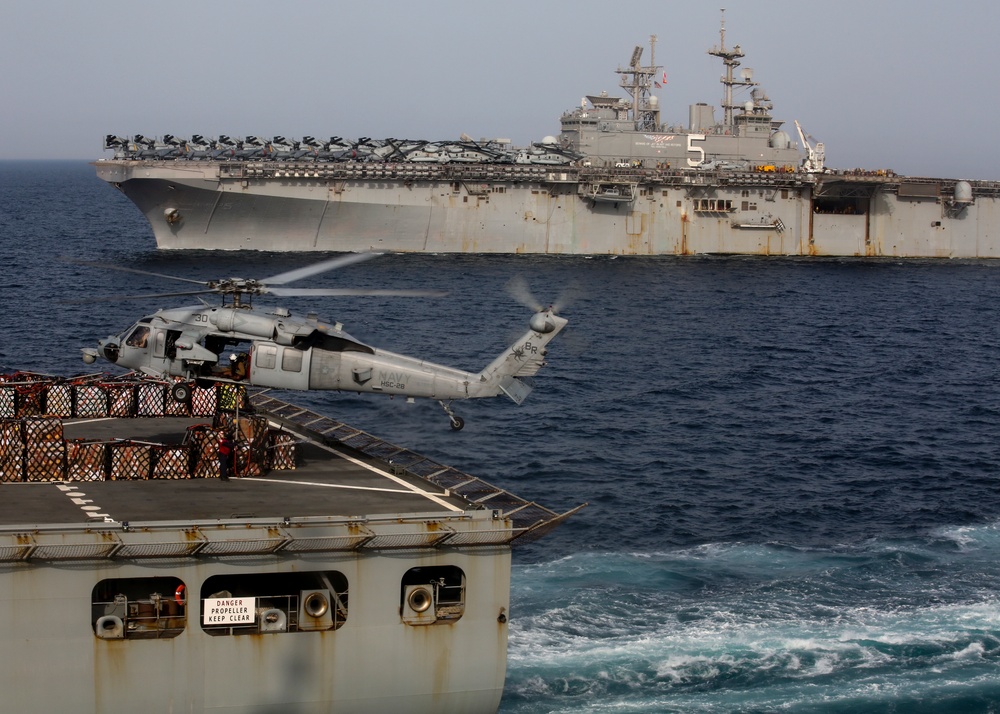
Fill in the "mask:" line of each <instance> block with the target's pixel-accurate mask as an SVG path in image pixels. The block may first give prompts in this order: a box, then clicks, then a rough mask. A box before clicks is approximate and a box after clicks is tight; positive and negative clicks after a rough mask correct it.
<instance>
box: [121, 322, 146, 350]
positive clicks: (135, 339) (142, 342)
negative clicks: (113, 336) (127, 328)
mask: <svg viewBox="0 0 1000 714" xmlns="http://www.w3.org/2000/svg"><path fill="white" fill-rule="evenodd" d="M148 340H149V328H148V327H145V326H142V325H140V326H139V327H137V328H135V329H134V330H132V334H131V335H129V336H128V339H127V340H125V344H126V345H128V346H129V347H138V348H139V349H145V348H146V342H147V341H148Z"/></svg>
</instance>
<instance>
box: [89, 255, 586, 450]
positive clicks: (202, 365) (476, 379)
mask: <svg viewBox="0 0 1000 714" xmlns="http://www.w3.org/2000/svg"><path fill="white" fill-rule="evenodd" d="M377 255H379V254H378V253H356V254H348V255H345V256H340V257H337V258H332V259H330V260H326V261H323V262H320V263H315V264H313V265H309V266H305V267H303V268H298V269H296V270H291V271H288V272H285V273H280V274H278V275H273V276H271V277H270V278H265V279H263V280H255V279H244V278H225V279H220V280H212V281H207V282H206V281H200V280H193V279H189V278H182V277H178V276H174V275H165V274H162V273H151V272H148V271H144V270H139V269H135V268H128V267H124V266H120V265H107V264H103V263H94V262H88V261H72V262H75V263H78V264H82V265H90V266H95V267H101V268H108V269H112V270H120V271H124V272H130V273H139V274H141V275H150V276H154V277H158V278H166V279H170V280H179V281H183V282H187V283H195V284H197V285H199V286H200V288H199V289H192V290H187V291H182V292H172V293H156V294H146V295H119V296H114V297H108V298H100V299H103V300H128V299H140V298H151V297H156V298H162V297H179V296H186V295H198V296H202V295H206V294H214V295H221V303H222V304H221V305H217V306H213V305H211V304H210V303H209V302H208V301H206V300H205V299H204V298H203V297H199V300H200V301H201V305H198V306H193V307H181V308H174V309H161V310H158V311H156V312H155V313H153V314H152V315H148V316H146V317H143V318H141V319H140V320H138V321H136V322H135V323H134V324H133V325H131V326H130V327H129V328H128V329H126V330H124V331H123V332H121V333H119V334H117V335H110V336H109V337H108V338H107V339H104V340H99V341H98V345H97V348H96V349H95V348H93V347H84V348H81V351H82V353H83V361H84V362H86V363H87V364H93V363H94V362H96V361H97V360H98V359H99V358H103V359H105V360H107V361H109V362H112V363H114V364H116V365H118V366H120V367H126V368H128V369H131V370H133V371H135V372H139V373H142V374H145V375H147V376H149V377H152V378H155V379H163V380H165V381H170V382H171V386H170V396H171V397H172V398H173V399H174V400H175V401H178V402H187V401H188V400H189V399H190V398H191V394H192V389H193V386H194V385H195V384H208V383H213V382H223V383H234V384H245V385H250V386H255V387H272V388H277V389H292V390H337V391H345V392H362V393H371V394H388V395H392V396H402V397H406V398H415V397H421V398H428V399H434V400H436V401H437V402H438V403H439V404H440V405H441V407H442V408H443V409H444V411H445V413H446V414H447V415H448V418H449V419H450V421H451V427H452V429H454V430H456V431H457V430H460V429H461V428H462V427H463V426H465V421H464V420H463V419H462V417H460V416H458V415H457V414H455V412H454V411H453V410H452V408H451V403H452V402H453V401H455V400H460V399H479V398H485V397H496V396H501V395H505V396H507V397H509V398H510V399H511V400H512V401H514V402H515V403H516V404H521V403H522V402H523V401H524V400H525V398H527V396H528V394H529V393H530V392H531V389H532V386H531V384H529V383H528V382H526V381H525V379H524V378H526V377H531V376H533V375H535V374H536V373H537V372H538V370H539V369H541V368H542V367H543V366H544V365H545V357H546V355H547V353H548V350H547V346H548V344H549V342H551V341H552V339H553V338H554V337H555V336H556V335H558V334H559V332H560V331H561V330H562V329H563V328H564V327H565V326H566V324H567V320H566V319H565V318H563V317H560V316H559V315H557V314H556V309H555V308H554V307H548V308H542V307H540V306H536V307H537V309H536V310H535V312H534V314H533V315H532V316H531V319H530V320H529V323H528V330H527V331H526V332H525V333H524V334H523V335H522V336H521V337H520V338H518V339H517V341H515V342H514V343H513V344H512V345H510V346H509V347H508V348H507V349H506V350H504V351H503V352H502V353H500V355H499V356H498V357H497V358H496V359H494V360H493V361H492V362H491V363H490V364H489V365H487V366H486V367H485V368H484V369H483V370H482V371H481V372H478V373H475V372H466V371H463V370H460V369H455V368H452V367H447V366H444V365H440V364H435V363H433V362H429V361H426V360H421V359H417V358H415V357H409V356H406V355H402V354H397V353H394V352H389V351H386V350H382V349H378V348H376V347H372V346H370V345H367V344H365V343H363V342H361V341H360V340H357V339H355V338H353V337H351V336H350V335H349V334H348V333H347V332H345V331H344V329H343V325H341V324H340V323H339V322H331V321H328V320H324V319H322V318H320V317H319V316H317V315H316V314H315V313H309V314H307V315H305V316H301V315H293V314H292V313H291V312H290V311H289V310H287V309H286V308H282V307H277V308H272V309H271V311H270V312H267V313H264V312H263V311H261V310H259V309H255V308H254V306H253V298H254V297H256V296H259V295H274V296H278V297H290V296H356V295H379V296H402V297H407V296H442V295H444V293H443V292H440V291H429V290H356V289H349V288H329V289H327V288H290V287H285V286H286V285H287V284H288V283H292V282H294V281H298V280H302V279H303V278H307V277H310V276H313V275H316V274H319V273H323V272H326V271H329V270H334V269H336V268H342V267H344V266H347V265H350V264H352V263H356V262H359V261H363V260H368V259H370V258H373V257H375V256H377ZM226 352H230V358H229V361H230V364H226V361H227V360H225V359H223V358H222V355H223V354H224V353H226Z"/></svg>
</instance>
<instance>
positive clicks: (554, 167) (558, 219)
mask: <svg viewBox="0 0 1000 714" xmlns="http://www.w3.org/2000/svg"><path fill="white" fill-rule="evenodd" d="M655 39H656V38H655V36H653V37H652V38H651V49H650V63H649V64H648V65H647V64H643V63H642V54H643V48H641V47H636V48H635V50H634V51H633V53H632V57H631V60H630V62H629V64H628V66H626V67H620V68H619V69H618V70H617V73H618V75H619V76H620V82H619V83H620V86H621V87H622V89H623V90H624V92H625V94H627V95H628V96H627V97H612V96H608V95H607V94H606V93H601V94H597V95H591V96H588V97H585V98H584V99H583V101H582V102H581V105H580V106H579V107H578V108H576V109H573V110H571V111H569V112H567V113H565V114H564V115H563V116H562V119H561V131H560V133H559V135H558V136H548V137H545V138H544V139H543V140H542V141H540V142H538V143H535V144H532V145H531V146H529V147H526V148H520V149H518V148H512V147H511V146H510V145H509V142H506V141H504V140H491V141H489V140H481V141H478V142H477V141H472V140H471V139H470V138H469V137H465V136H463V138H462V139H460V140H458V141H441V142H428V141H402V140H396V139H385V140H380V141H373V140H371V139H360V140H358V141H345V140H343V139H341V138H339V137H332V138H331V139H330V140H329V141H326V142H320V141H317V140H316V139H314V138H313V137H305V138H304V139H302V140H301V141H288V140H286V139H284V138H283V137H275V138H274V140H273V141H264V140H261V139H259V138H256V137H246V138H244V139H239V140H233V139H231V138H229V137H224V136H222V137H219V138H218V139H213V140H206V139H205V138H204V137H202V136H195V137H192V138H191V139H190V140H185V139H178V138H176V137H173V136H169V135H168V136H165V137H163V139H162V140H155V139H147V138H145V137H142V136H134V137H132V138H131V139H125V138H121V137H116V136H111V135H109V136H108V137H106V140H105V147H106V149H111V150H114V152H115V155H114V158H112V159H106V160H101V161H98V162H96V164H95V165H96V167H97V175H98V176H99V177H100V178H102V179H104V180H105V181H107V182H108V183H111V184H112V185H114V186H115V187H117V188H118V189H120V190H121V191H122V192H123V193H124V194H125V195H126V196H127V197H128V198H129V199H131V200H132V201H133V202H134V203H135V204H136V205H137V206H138V207H139V209H140V210H141V211H142V212H143V214H144V215H145V216H146V218H147V219H148V220H149V223H150V225H151V226H152V229H153V233H154V235H155V237H156V242H157V245H158V246H159V247H161V248H168V249H178V248H185V249H190V248H210V249H233V250H235V249H254V250H290V251H310V250H319V251H368V250H389V251H400V252H463V253H550V254H623V255H662V254H679V255H683V254H695V253H720V254H762V255H828V256H895V257H953V258H994V257H1000V228H998V226H1000V222H998V221H1000V182H992V181H964V180H958V179H938V178H921V177H906V176H899V175H895V174H894V173H893V172H892V171H888V170H850V171H843V170H831V169H829V168H827V167H826V164H825V153H826V151H825V147H824V146H823V144H821V143H817V142H815V141H814V140H811V138H810V137H808V135H807V134H806V133H805V132H804V131H803V130H802V128H801V126H799V125H798V122H795V127H796V131H795V135H796V138H797V141H796V140H794V139H793V136H792V135H790V134H789V132H788V131H786V130H784V129H783V128H782V127H783V124H784V123H783V122H782V121H779V120H776V119H775V118H774V117H773V115H772V109H773V105H772V102H771V100H770V99H769V98H768V96H767V94H766V93H765V92H764V91H763V89H762V88H761V86H760V85H759V83H758V82H757V81H756V80H755V79H754V77H753V73H752V71H750V70H749V69H747V68H743V69H742V70H739V72H737V68H739V67H740V66H741V60H742V59H743V57H744V56H745V55H744V52H743V50H742V49H741V47H740V45H735V46H733V47H729V46H727V45H726V32H725V23H724V22H723V24H722V28H721V30H720V42H719V44H718V45H717V46H715V47H713V48H712V49H711V50H709V54H711V55H713V56H715V57H718V58H719V59H720V60H721V61H722V64H723V67H724V73H723V75H722V84H723V88H724V91H723V100H722V104H721V107H720V109H721V117H716V108H715V107H713V106H710V105H708V104H703V103H699V104H695V105H692V106H691V107H689V111H688V120H687V124H686V125H683V126H681V125H668V124H665V123H663V122H662V121H661V108H660V105H659V100H658V97H657V96H656V95H655V94H653V90H654V88H656V87H657V86H658V85H659V82H658V81H657V80H658V79H659V78H660V71H661V69H662V68H661V67H660V66H659V65H657V64H656V62H655V58H654V54H655ZM740 92H742V93H744V94H746V97H745V98H744V99H742V101H741V100H740V99H739V98H737V93H740Z"/></svg>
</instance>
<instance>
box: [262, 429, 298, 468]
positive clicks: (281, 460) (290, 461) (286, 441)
mask: <svg viewBox="0 0 1000 714" xmlns="http://www.w3.org/2000/svg"><path fill="white" fill-rule="evenodd" d="M267 438H268V447H267V456H268V459H267V461H266V463H265V466H266V468H269V469H272V470H274V471H281V470H286V471H290V470H293V469H294V468H295V437H294V436H292V435H291V434H289V433H288V432H287V431H281V430H279V429H270V430H269V431H268V437H267Z"/></svg>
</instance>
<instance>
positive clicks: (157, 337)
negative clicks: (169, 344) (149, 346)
mask: <svg viewBox="0 0 1000 714" xmlns="http://www.w3.org/2000/svg"><path fill="white" fill-rule="evenodd" d="M166 338H167V335H166V333H165V332H163V330H157V331H156V333H155V334H154V335H153V355H154V356H156V357H162V356H163V352H164V349H165V343H166Z"/></svg>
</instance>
